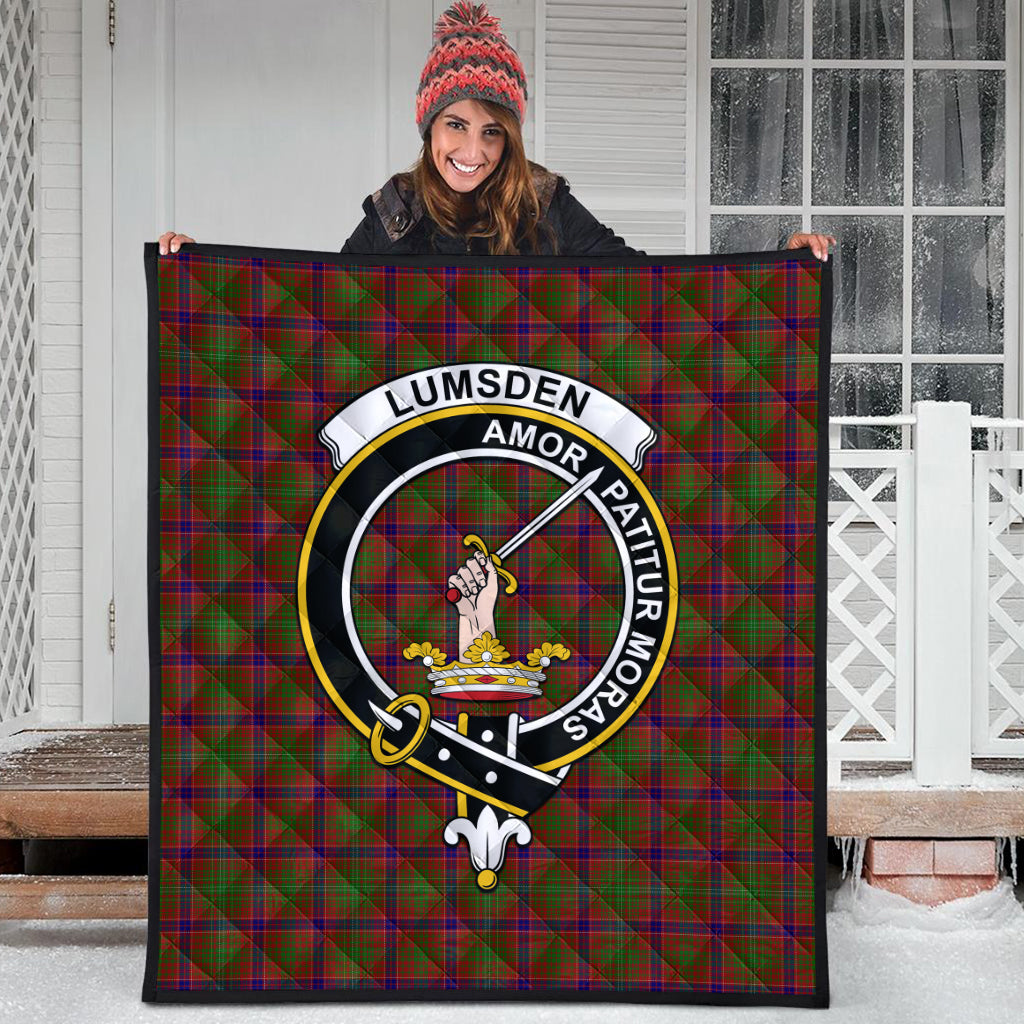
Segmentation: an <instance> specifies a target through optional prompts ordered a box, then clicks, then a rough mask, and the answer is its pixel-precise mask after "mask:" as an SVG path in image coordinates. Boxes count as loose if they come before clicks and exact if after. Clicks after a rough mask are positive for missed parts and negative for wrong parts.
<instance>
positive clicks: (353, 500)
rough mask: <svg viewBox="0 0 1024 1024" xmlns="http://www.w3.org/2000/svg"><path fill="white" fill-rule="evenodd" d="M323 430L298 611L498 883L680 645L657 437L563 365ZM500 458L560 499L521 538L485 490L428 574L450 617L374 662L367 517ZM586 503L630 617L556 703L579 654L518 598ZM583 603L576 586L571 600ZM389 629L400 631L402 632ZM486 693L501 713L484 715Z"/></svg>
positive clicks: (520, 372) (372, 409)
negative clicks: (360, 609)
mask: <svg viewBox="0 0 1024 1024" xmlns="http://www.w3.org/2000/svg"><path fill="white" fill-rule="evenodd" d="M319 438H320V440H321V442H322V443H323V444H324V445H325V446H326V447H327V449H328V450H329V452H330V455H331V459H332V464H333V467H334V469H335V470H336V475H335V477H334V479H333V480H332V481H331V483H330V485H329V486H328V488H327V491H326V492H325V493H324V495H323V496H322V498H321V499H320V502H319V504H318V506H317V508H316V510H315V511H314V513H313V515H312V517H311V519H310V521H309V525H308V528H307V531H306V535H305V538H304V541H303V544H302V550H301V555H300V560H299V572H298V604H299V623H300V628H301V631H302V637H303V641H304V644H305V648H306V652H307V654H308V656H309V660H310V663H311V665H312V667H313V670H314V672H315V673H316V675H317V678H318V679H319V681H320V683H321V685H322V686H323V687H324V689H325V691H326V693H327V694H328V696H329V698H330V700H331V701H332V703H333V704H334V706H335V707H337V709H338V710H339V711H340V712H341V714H342V715H343V716H344V717H345V718H346V719H347V721H348V722H350V723H351V724H352V726H354V727H355V728H356V729H357V730H358V731H359V732H360V733H361V734H362V736H363V737H365V739H366V741H367V744H368V749H369V753H370V755H371V756H372V757H373V758H374V760H375V761H376V762H377V763H379V764H380V765H382V766H384V767H386V768H394V767H396V766H398V765H405V766H406V767H407V768H409V769H411V770H413V771H415V772H418V773H420V774H421V775H423V776H424V777H426V778H428V779H430V780H431V781H433V782H434V783H437V784H439V785H442V786H444V787H446V788H448V789H450V790H452V791H453V792H454V794H455V797H456V800H455V813H454V815H453V816H452V817H451V819H450V820H448V821H447V823H446V824H445V827H444V829H443V836H442V838H443V840H444V842H445V843H447V844H449V845H451V846H455V845H457V844H459V843H460V842H462V841H465V844H466V847H467V848H468V853H469V857H470V861H471V864H472V868H473V870H474V872H475V877H476V882H477V885H478V886H479V887H480V888H481V889H484V890H487V889H492V888H494V887H495V886H496V885H497V883H498V872H499V871H500V870H501V868H502V866H503V865H504V863H505V857H506V854H507V852H508V850H509V847H510V843H511V842H512V840H513V839H514V840H515V841H516V843H517V844H518V845H519V846H526V845H527V844H528V843H529V842H530V841H531V839H532V835H533V833H532V830H531V826H530V824H529V822H528V820H527V819H528V817H529V815H530V814H531V813H533V812H535V811H536V810H538V809H539V808H540V807H541V806H543V805H544V804H545V803H546V802H547V801H548V800H549V799H550V798H552V797H553V796H554V795H555V794H556V793H557V791H558V788H559V786H560V785H561V784H562V782H564V781H565V779H566V777H567V776H568V774H569V772H570V770H571V768H572V765H573V763H574V762H576V761H578V760H580V759H581V758H584V757H586V756H587V755H588V754H590V753H591V752H593V751H594V750H596V749H597V748H598V747H600V746H601V745H602V744H604V743H605V742H607V741H608V740H609V739H611V738H612V737H613V736H614V735H615V734H616V733H617V732H618V731H619V730H620V729H622V728H623V727H624V726H625V725H626V724H627V723H628V721H629V719H630V718H631V717H632V716H633V715H634V714H635V713H636V711H637V709H638V708H639V707H640V706H641V704H643V702H644V701H645V700H647V699H648V698H649V697H650V695H651V693H652V692H653V690H654V688H655V685H656V683H657V680H658V677H659V675H660V673H661V670H662V667H663V666H664V664H665V661H666V659H667V658H668V656H669V651H670V647H671V643H672V639H673V636H674V634H675V627H676V617H677V612H678V574H677V567H676V559H675V552H674V550H673V547H672V543H671V538H670V533H669V529H668V526H667V524H666V522H665V517H664V515H663V512H662V508H661V506H660V504H659V502H658V500H657V499H656V498H655V497H654V496H653V495H652V493H651V491H650V490H649V489H648V487H647V485H646V484H645V482H644V480H643V479H642V476H641V473H642V470H643V464H644V458H645V456H646V455H647V453H648V452H649V451H650V450H651V449H652V447H653V446H654V445H655V443H656V441H657V435H656V434H655V432H654V431H653V430H652V429H651V427H650V426H649V425H648V424H647V423H646V421H644V420H643V419H642V418H641V417H639V416H638V415H637V414H636V413H634V412H633V411H632V410H630V409H629V408H628V407H627V406H626V405H624V404H623V403H622V402H621V401H619V400H618V399H616V398H614V397H612V396H611V395H608V394H606V393H605V392H603V391H601V390H600V389H598V388H596V387H594V386H593V385H591V384H589V383H584V382H582V381H580V380H578V379H575V378H573V377H570V376H567V375H565V374H561V373H557V372H553V371H550V370H547V369H541V368H538V367H533V366H524V365H517V364H512V363H461V364H454V365H448V366H438V367H433V368H430V369H425V370H419V371H415V372H413V373H409V374H406V375H404V376H400V377H396V378H394V379H392V380H389V381H387V382H385V383H383V384H380V385H378V386H376V387H374V388H372V389H371V390H369V391H367V392H365V393H363V394H361V395H359V396H357V397H356V398H354V399H353V400H352V401H350V402H349V403H348V404H347V405H345V406H344V407H343V408H342V409H340V410H339V411H338V412H337V413H336V414H335V415H334V416H333V417H332V418H331V419H330V420H329V421H328V422H327V423H326V424H325V425H324V427H323V428H322V429H321V431H320V434H319ZM495 461H497V462H498V463H500V464H502V465H510V466H511V465H513V464H522V463H525V464H528V465H529V466H530V467H532V468H533V469H535V470H537V471H539V472H542V473H544V474H548V475H549V476H550V477H551V478H554V480H555V481H556V482H557V484H558V493H557V496H555V497H554V498H553V500H551V501H549V502H548V503H547V504H546V505H545V507H543V508H542V509H541V510H540V511H539V512H537V513H536V514H531V515H530V516H529V517H525V521H522V522H521V525H520V526H519V528H518V529H517V530H515V531H513V532H512V533H511V535H509V536H500V535H496V534H495V531H494V529H493V526H492V525H491V524H490V523H488V522H487V520H486V505H484V504H481V506H480V508H481V516H480V521H479V522H475V523H474V524H473V526H474V528H473V529H472V530H471V531H467V532H465V534H464V535H463V536H462V538H461V544H462V546H463V549H464V551H463V553H462V554H463V557H462V560H461V561H460V562H458V563H456V564H452V565H451V566H450V567H449V571H448V573H447V576H446V577H444V576H442V577H441V578H439V579H437V580H436V581H433V582H432V583H431V585H432V586H436V588H437V590H438V591H439V592H443V594H444V598H445V600H444V602H443V607H444V608H447V609H448V614H447V617H445V616H444V615H443V614H439V615H437V616H436V617H435V618H433V619H432V620H431V621H430V622H429V625H428V627H427V628H426V629H421V630H420V632H419V633H418V634H417V635H415V636H414V637H412V638H411V640H410V641H409V642H405V641H403V642H397V641H396V642H394V643H392V644H391V645H390V647H386V648H385V649H384V653H383V655H381V654H380V653H378V655H377V656H375V657H371V655H370V653H369V645H368V644H367V642H366V639H365V637H363V636H361V635H360V629H359V622H358V618H359V617H358V615H357V614H356V611H355V607H354V597H353V580H354V576H355V566H356V561H357V558H358V554H359V551H360V546H361V544H362V543H363V542H364V539H365V538H366V536H367V531H368V529H369V528H370V526H371V524H373V523H374V521H375V519H376V518H377V517H378V516H379V515H380V514H381V512H382V509H384V508H386V507H387V504H388V503H389V502H391V501H394V500H395V499H396V496H398V495H400V494H401V492H402V491H403V489H405V488H409V487H410V486H412V485H414V483H415V481H417V480H418V479H420V478H422V477H423V475H424V474H428V473H431V472H434V471H437V470H438V469H439V468H443V467H451V466H453V465H458V464H463V463H466V464H477V463H488V464H494V463H495ZM580 502H582V503H587V504H588V505H589V509H590V511H591V512H592V514H593V517H594V521H595V523H596V524H598V525H597V528H599V529H600V530H602V531H603V532H604V534H605V536H606V540H607V545H608V549H609V550H610V551H613V552H614V553H615V561H616V563H617V568H616V577H617V578H616V589H617V592H618V593H619V594H620V597H621V600H620V604H619V605H617V607H618V608H619V609H620V613H619V621H618V622H617V624H616V626H615V628H614V630H613V631H611V633H610V634H609V639H610V642H609V643H608V645H607V650H606V651H603V652H602V656H601V657H600V659H598V661H597V662H595V663H594V667H593V669H592V670H588V671H587V672H586V673H585V678H583V679H582V681H581V683H582V684H581V685H579V686H578V687H577V688H576V689H575V690H574V692H572V693H571V694H569V695H568V698H567V699H564V700H561V702H560V703H556V704H553V703H552V700H551V698H550V695H549V694H548V695H546V688H547V687H549V686H550V685H551V684H552V683H553V682H554V681H556V680H557V678H558V675H559V673H560V672H562V673H564V672H565V671H566V670H567V668H568V667H570V666H572V665H573V660H574V658H576V657H577V654H578V652H577V651H574V650H573V645H572V643H570V642H567V638H566V637H564V636H561V635H555V634H554V632H553V631H546V632H545V633H544V634H543V635H538V636H532V637H530V638H529V639H528V641H527V643H526V644H524V645H523V646H522V647H516V646H515V644H514V642H513V641H514V640H515V639H516V637H517V635H518V634H519V632H520V631H519V630H518V629H517V628H515V623H516V616H517V608H518V607H520V605H519V604H518V602H520V601H521V600H522V599H523V598H524V596H525V595H524V588H525V587H526V586H528V585H527V584H524V582H523V581H522V580H521V579H520V577H519V575H518V574H517V568H516V566H517V557H518V558H522V557H523V554H524V552H526V551H528V550H529V545H530V544H531V542H534V541H535V540H536V538H538V537H539V536H541V535H543V532H544V531H545V529H547V528H549V526H550V524H552V523H554V522H555V521H556V520H557V519H558V517H559V516H562V515H563V514H564V513H565V512H566V510H568V509H570V508H573V507H574V506H575V505H576V503H580ZM465 517H466V513H465V510H463V514H462V519H463V521H465ZM408 543H412V544H418V545H424V544H426V545H429V544H431V543H432V538H431V535H430V532H429V530H427V529H426V528H425V529H424V530H423V531H416V530H413V531H408V530H406V531H403V533H402V535H401V536H399V537H396V538H395V544H394V546H395V547H397V548H400V547H401V545H402V544H408ZM395 557H396V558H397V557H401V554H400V552H399V553H398V554H396V555H395ZM572 600H573V588H572V587H571V586H569V585H566V586H565V588H564V601H565V602H569V603H570V607H569V609H568V611H567V614H569V615H572V614H574V609H572V608H571V602H572ZM399 603H401V602H399ZM439 607H440V606H439ZM578 614H579V615H580V616H584V617H585V615H586V612H585V611H584V610H579V612H578ZM392 626H393V628H391V629H390V634H389V635H391V636H398V635H400V634H401V633H402V631H403V630H404V629H405V627H404V626H403V624H402V623H401V622H395V623H393V624H392ZM378 647H379V645H378ZM577 660H578V659H577ZM399 666H404V669H401V670H400V669H399ZM413 667H415V669H416V670H417V674H416V677H415V678H416V679H417V682H416V683H415V684H414V685H413V686H412V687H409V686H408V685H407V684H406V685H404V686H400V685H399V684H398V683H397V682H396V677H397V676H398V675H399V674H400V671H401V672H403V673H405V675H404V678H408V670H409V669H410V668H413ZM538 698H546V699H541V700H539V699H538ZM481 702H483V703H487V704H489V705H491V706H497V707H498V708H499V709H500V711H501V713H500V714H491V715H474V714H471V713H470V710H472V709H474V708H476V706H477V704H478V703H481ZM534 708H537V709H538V710H537V711H534V710H533V709H534Z"/></svg>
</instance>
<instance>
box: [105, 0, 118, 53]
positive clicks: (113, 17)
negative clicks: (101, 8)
mask: <svg viewBox="0 0 1024 1024" xmlns="http://www.w3.org/2000/svg"><path fill="white" fill-rule="evenodd" d="M116 34H117V0H107V42H108V43H110V45H111V46H113V45H114V36H115V35H116Z"/></svg>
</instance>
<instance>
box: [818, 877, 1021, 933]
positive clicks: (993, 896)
mask: <svg viewBox="0 0 1024 1024" xmlns="http://www.w3.org/2000/svg"><path fill="white" fill-rule="evenodd" d="M832 910H833V912H835V913H842V912H844V911H845V912H846V913H848V914H850V916H851V919H852V920H853V922H854V923H855V924H858V925H879V924H889V925H893V926H895V927H897V928H913V929H916V930H917V931H925V932H949V931H957V930H961V929H984V930H986V931H989V930H992V929H997V928H1009V929H1014V928H1015V927H1016V928H1017V929H1020V930H1022V931H1024V907H1022V906H1021V905H1020V903H1018V902H1017V897H1016V896H1015V895H1014V892H1013V883H1012V882H1011V881H1010V879H1008V878H1003V879H1001V880H1000V881H999V883H998V884H997V885H996V887H995V888H994V889H988V890H986V891H985V892H979V893H978V894H977V895H975V896H965V897H964V898H963V899H959V900H950V901H949V902H948V903H940V904H939V905H938V906H935V907H929V906H926V905H925V904H922V903H915V902H914V901H913V900H908V899H907V898H906V897H904V896H900V895H898V894H897V893H894V892H889V891H888V890H886V889H879V888H877V887H876V886H873V885H870V884H868V883H867V882H862V883H861V884H860V885H856V884H855V879H850V880H849V881H847V882H844V883H843V884H842V885H841V886H840V887H839V888H838V889H837V890H836V894H835V902H834V903H833V905H832Z"/></svg>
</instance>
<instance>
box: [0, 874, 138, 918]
mask: <svg viewBox="0 0 1024 1024" xmlns="http://www.w3.org/2000/svg"><path fill="white" fill-rule="evenodd" d="M145 916H146V879H145V877H144V876H141V877H140V876H135V875H0V921H24V920H30V919H37V918H74V919H85V918H104V919H111V918H144V917H145Z"/></svg>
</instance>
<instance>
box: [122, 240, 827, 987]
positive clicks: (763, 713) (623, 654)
mask: <svg viewBox="0 0 1024 1024" xmlns="http://www.w3.org/2000/svg"><path fill="white" fill-rule="evenodd" d="M145 270H146V278H147V285H148V296H149V367H150V370H149V466H148V486H149V496H150V498H149V565H148V572H149V581H150V587H149V592H150V605H149V621H150V652H151V683H150V685H151V691H150V692H151V698H150V700H151V724H150V730H151V778H150V847H149V849H150V867H149V881H150V886H149V900H150V903H149V942H148V950H147V961H146V973H145V979H144V984H143V993H142V996H143V999H144V1000H145V1001H149V1002H208V1003H214V1002H226V1001H235V1002H247V1001H252V1002H259V1001H289V1000H307V1001H309V1000H339V1001H340V1000H364V1001H368V1000H388V999H405V1000H412V999H415V1000H442V999H463V1000H479V1001H485V1000H525V999H535V1000H552V1001H554V1000H577V1001H584V1000H586V1001H606V1002H613V1001H626V1002H664V1003H729V1004H741V1005H761V1004H775V1005H792V1006H819V1007H820V1006H827V1005H828V967H827V955H826V935H825V919H824V886H825V843H826V837H825V797H826V793H825V748H824V738H825V733H824V728H825V726H824V711H825V708H824V693H825V633H824V629H825V609H826V561H825V552H826V548H825V542H826V536H825V525H826V520H825V513H826V483H827V474H828V466H827V459H828V448H827V433H828V432H827V414H828V408H827V404H828V403H827V395H828V379H829V337H830V323H831V304H832V281H831V266H830V264H828V263H821V262H819V261H818V260H817V259H815V258H814V256H813V254H812V253H811V252H810V250H809V249H799V250H788V251H777V252H776V251H773V252H757V253H736V254H729V255H719V256H662V257H655V256H634V257H602V258H591V259H586V258H572V257H564V258H552V257H471V256H465V257H462V256H459V257H443V258H442V257H432V256H406V257H397V258H388V257H383V256H368V255H367V256H362V255H352V254H346V255H341V254H336V253H316V252H304V251H287V250H273V249H259V248H243V247H235V246H216V245H195V244H193V245H186V246H185V247H183V248H182V250H181V251H180V252H179V253H178V254H177V255H174V256H159V255H158V252H157V246H156V244H155V243H148V244H147V245H146V247H145Z"/></svg>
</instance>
